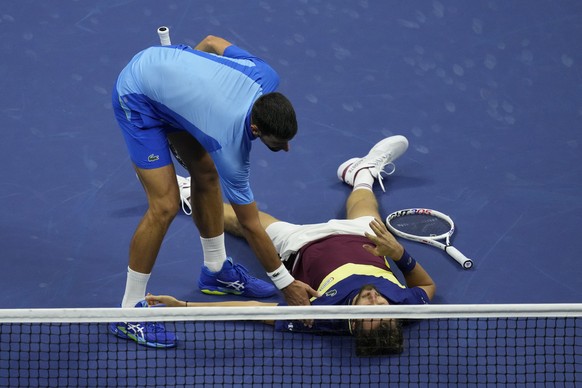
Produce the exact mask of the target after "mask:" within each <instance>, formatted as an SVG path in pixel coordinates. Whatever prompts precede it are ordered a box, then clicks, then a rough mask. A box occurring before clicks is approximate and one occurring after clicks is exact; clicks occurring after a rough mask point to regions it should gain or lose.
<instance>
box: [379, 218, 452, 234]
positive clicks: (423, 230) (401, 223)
mask: <svg viewBox="0 0 582 388" xmlns="http://www.w3.org/2000/svg"><path fill="white" fill-rule="evenodd" d="M390 224H391V225H392V226H393V227H394V228H395V229H397V230H399V231H401V232H403V233H407V234H411V235H415V236H420V237H435V236H441V235H444V234H446V233H448V232H449V231H450V230H451V225H450V224H449V223H448V222H447V221H446V220H443V219H442V218H439V217H435V216H430V215H421V214H410V215H406V216H401V217H396V218H394V219H392V220H390Z"/></svg>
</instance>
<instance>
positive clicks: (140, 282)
mask: <svg viewBox="0 0 582 388" xmlns="http://www.w3.org/2000/svg"><path fill="white" fill-rule="evenodd" d="M150 275H151V274H149V273H139V272H135V271H134V270H132V269H131V268H129V267H127V281H126V282H125V294H124V295H123V301H122V302H121V307H124V308H126V307H135V305H136V304H137V302H139V301H140V300H143V299H144V298H145V295H146V288H147V286H148V281H149V280H150Z"/></svg>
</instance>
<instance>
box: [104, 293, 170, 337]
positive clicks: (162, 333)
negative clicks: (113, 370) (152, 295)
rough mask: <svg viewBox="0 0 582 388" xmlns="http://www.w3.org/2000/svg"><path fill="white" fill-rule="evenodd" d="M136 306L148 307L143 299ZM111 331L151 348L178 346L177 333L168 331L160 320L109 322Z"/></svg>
mask: <svg viewBox="0 0 582 388" xmlns="http://www.w3.org/2000/svg"><path fill="white" fill-rule="evenodd" d="M135 307H146V308H147V307H148V304H147V302H146V301H145V300H142V301H141V302H139V303H138V304H136V305H135ZM109 331H110V332H112V333H113V334H115V335H116V336H118V337H119V338H124V339H130V340H133V341H135V342H137V343H138V344H140V345H144V346H149V347H150V348H171V347H174V346H176V342H177V341H176V335H175V334H174V333H172V332H169V331H166V327H165V326H164V324H162V323H158V322H140V323H136V322H114V323H110V324H109Z"/></svg>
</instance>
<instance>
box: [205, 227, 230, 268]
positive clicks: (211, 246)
mask: <svg viewBox="0 0 582 388" xmlns="http://www.w3.org/2000/svg"><path fill="white" fill-rule="evenodd" d="M200 242H201V243H202V251H203V252H204V265H205V266H206V267H207V268H208V269H209V270H210V271H212V272H218V271H220V269H221V268H222V265H223V264H224V262H225V261H226V248H225V247H224V233H223V234H221V235H220V236H216V237H212V238H204V237H200Z"/></svg>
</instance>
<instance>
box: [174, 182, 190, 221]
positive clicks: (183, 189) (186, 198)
mask: <svg viewBox="0 0 582 388" xmlns="http://www.w3.org/2000/svg"><path fill="white" fill-rule="evenodd" d="M176 179H177V180H178V187H179V188H180V201H181V202H182V210H183V211H184V213H186V214H187V215H190V214H192V206H191V205H190V186H191V183H190V177H188V178H186V177H183V176H180V175H176Z"/></svg>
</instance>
